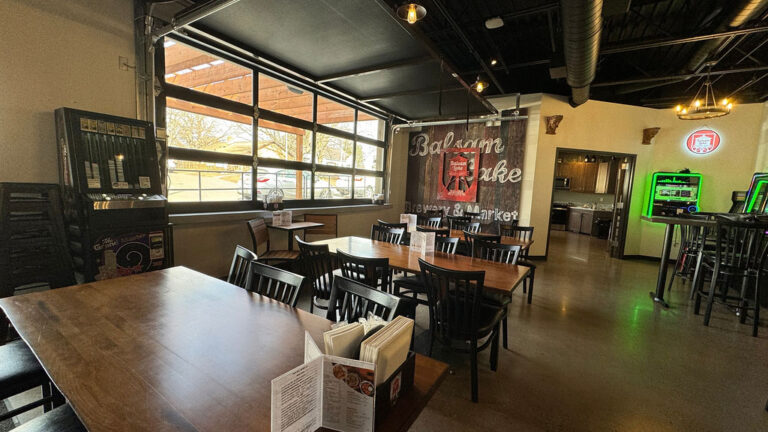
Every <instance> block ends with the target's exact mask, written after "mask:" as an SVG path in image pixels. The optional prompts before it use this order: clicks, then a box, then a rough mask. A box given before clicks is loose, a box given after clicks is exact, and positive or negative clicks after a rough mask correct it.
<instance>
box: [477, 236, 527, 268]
mask: <svg viewBox="0 0 768 432" xmlns="http://www.w3.org/2000/svg"><path fill="white" fill-rule="evenodd" d="M519 257H520V245H507V244H500V243H496V242H492V241H486V240H481V239H475V241H474V242H473V243H472V258H480V259H484V260H488V261H495V262H500V263H506V264H517V259H518V258H519Z"/></svg>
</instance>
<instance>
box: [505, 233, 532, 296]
mask: <svg viewBox="0 0 768 432" xmlns="http://www.w3.org/2000/svg"><path fill="white" fill-rule="evenodd" d="M499 235H501V236H502V237H512V238H515V239H517V240H520V241H531V239H533V227H532V226H520V225H517V222H515V223H514V224H512V225H499ZM517 263H518V264H519V265H523V266H526V267H528V268H530V269H531V271H530V272H529V273H528V276H526V277H525V279H523V294H525V293H526V292H527V293H528V304H531V300H532V299H533V282H534V280H535V279H536V264H534V263H532V262H531V261H530V260H529V259H528V249H524V250H522V251H521V252H520V259H519V261H518V262H517Z"/></svg>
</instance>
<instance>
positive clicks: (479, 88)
mask: <svg viewBox="0 0 768 432" xmlns="http://www.w3.org/2000/svg"><path fill="white" fill-rule="evenodd" d="M475 88H476V89H477V92H478V93H482V92H483V90H485V86H484V85H483V83H482V82H479V83H477V86H475Z"/></svg>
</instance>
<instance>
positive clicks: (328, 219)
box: [304, 214, 339, 238]
mask: <svg viewBox="0 0 768 432" xmlns="http://www.w3.org/2000/svg"><path fill="white" fill-rule="evenodd" d="M304 222H317V223H321V224H323V226H321V227H318V228H307V229H305V230H304V235H305V236H307V235H324V236H325V235H327V236H332V238H336V237H338V236H339V225H338V223H339V216H338V215H335V214H305V215H304ZM305 238H306V237H305Z"/></svg>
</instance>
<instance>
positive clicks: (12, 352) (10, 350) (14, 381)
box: [0, 312, 64, 422]
mask: <svg viewBox="0 0 768 432" xmlns="http://www.w3.org/2000/svg"><path fill="white" fill-rule="evenodd" d="M0 319H2V320H5V317H4V316H3V314H2V312H0ZM2 342H5V341H2ZM37 387H42V396H43V397H42V398H41V399H38V400H35V401H33V402H30V403H28V404H26V405H23V406H21V407H19V408H16V409H13V410H11V411H7V412H4V413H2V414H0V422H2V421H4V420H7V419H10V418H12V417H15V416H17V415H19V414H22V413H25V412H27V411H29V410H31V409H34V408H37V407H39V406H43V411H46V412H47V411H50V410H51V409H53V407H55V406H58V405H61V404H62V403H64V398H63V397H62V396H61V394H60V393H59V392H58V390H57V389H56V387H55V386H54V385H53V383H52V382H51V380H50V379H49V378H48V375H47V374H46V373H45V370H44V369H43V367H42V365H40V362H38V361H37V358H36V357H35V354H34V353H33V352H32V350H31V349H29V347H28V346H27V344H26V343H24V341H23V340H21V339H17V340H14V341H11V342H8V343H5V344H4V345H0V401H2V400H5V399H8V398H9V397H12V396H16V395H18V394H20V393H23V392H25V391H27V390H32V389H35V388H37Z"/></svg>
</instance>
